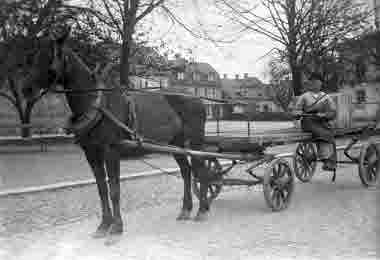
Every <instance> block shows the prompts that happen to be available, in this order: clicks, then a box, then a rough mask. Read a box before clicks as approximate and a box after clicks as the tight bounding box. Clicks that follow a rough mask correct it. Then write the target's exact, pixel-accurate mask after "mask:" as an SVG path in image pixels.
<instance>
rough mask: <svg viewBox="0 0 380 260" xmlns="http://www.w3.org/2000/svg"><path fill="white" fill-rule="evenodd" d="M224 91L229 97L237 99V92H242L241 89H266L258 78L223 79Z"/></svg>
mask: <svg viewBox="0 0 380 260" xmlns="http://www.w3.org/2000/svg"><path fill="white" fill-rule="evenodd" d="M221 85H222V89H223V90H224V91H225V92H226V93H227V95H228V96H230V97H232V98H236V97H238V96H237V92H239V91H240V88H241V87H244V88H264V87H266V86H265V84H264V83H262V82H261V81H260V80H259V79H258V78H256V77H248V78H243V79H227V78H224V79H221Z"/></svg>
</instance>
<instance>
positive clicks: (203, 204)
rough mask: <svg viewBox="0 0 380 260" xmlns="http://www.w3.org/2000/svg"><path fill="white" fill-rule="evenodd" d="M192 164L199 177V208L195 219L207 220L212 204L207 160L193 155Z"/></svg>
mask: <svg viewBox="0 0 380 260" xmlns="http://www.w3.org/2000/svg"><path fill="white" fill-rule="evenodd" d="M191 165H192V169H193V171H194V174H196V176H197V177H198V179H199V184H200V185H199V186H200V188H199V209H198V212H197V215H196V216H195V218H194V220H195V221H205V220H207V218H208V214H209V211H210V205H209V202H208V200H207V189H208V182H209V176H208V172H207V169H206V167H205V161H204V159H202V158H198V157H195V156H193V157H192V158H191Z"/></svg>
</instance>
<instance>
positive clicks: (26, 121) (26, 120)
mask: <svg viewBox="0 0 380 260" xmlns="http://www.w3.org/2000/svg"><path fill="white" fill-rule="evenodd" d="M30 114H31V113H30ZM30 114H29V115H26V114H25V115H24V117H22V118H21V123H22V124H30V122H31V120H30V118H31V116H30ZM31 132H32V131H31V127H29V126H28V127H23V128H21V137H24V138H25V137H30V135H31Z"/></svg>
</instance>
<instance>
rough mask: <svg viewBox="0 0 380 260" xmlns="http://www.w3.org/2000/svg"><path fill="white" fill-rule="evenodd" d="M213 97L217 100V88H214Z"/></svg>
mask: <svg viewBox="0 0 380 260" xmlns="http://www.w3.org/2000/svg"><path fill="white" fill-rule="evenodd" d="M212 96H213V97H214V98H216V88H212Z"/></svg>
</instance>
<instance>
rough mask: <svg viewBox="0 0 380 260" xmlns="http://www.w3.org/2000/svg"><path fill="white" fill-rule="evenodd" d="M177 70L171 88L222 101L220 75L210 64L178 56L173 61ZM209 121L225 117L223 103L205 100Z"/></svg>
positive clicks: (174, 71) (174, 72) (173, 75)
mask: <svg viewBox="0 0 380 260" xmlns="http://www.w3.org/2000/svg"><path fill="white" fill-rule="evenodd" d="M171 63H172V66H173V67H174V68H175V69H174V70H173V72H172V76H171V78H170V83H169V85H170V86H169V88H172V89H175V90H179V91H183V92H185V93H188V94H191V95H194V96H197V97H203V98H210V99H222V98H223V93H222V87H221V80H220V76H219V73H218V72H217V71H216V70H215V69H214V68H213V67H212V66H211V65H210V64H208V63H204V62H189V61H187V60H185V59H183V58H180V57H179V56H177V58H176V60H173V61H171ZM203 103H204V104H205V106H206V114H207V118H208V119H218V118H223V117H224V113H225V112H224V105H223V103H220V102H217V101H214V100H207V99H203Z"/></svg>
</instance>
